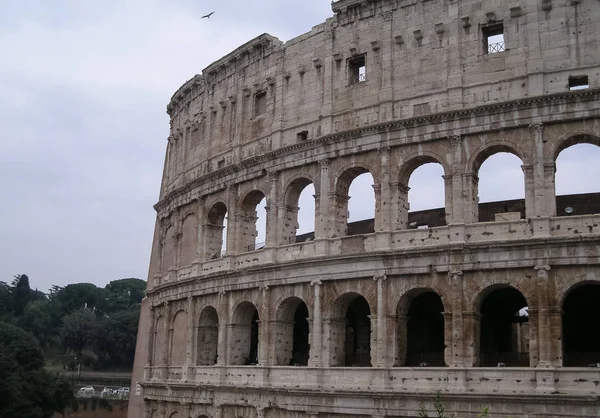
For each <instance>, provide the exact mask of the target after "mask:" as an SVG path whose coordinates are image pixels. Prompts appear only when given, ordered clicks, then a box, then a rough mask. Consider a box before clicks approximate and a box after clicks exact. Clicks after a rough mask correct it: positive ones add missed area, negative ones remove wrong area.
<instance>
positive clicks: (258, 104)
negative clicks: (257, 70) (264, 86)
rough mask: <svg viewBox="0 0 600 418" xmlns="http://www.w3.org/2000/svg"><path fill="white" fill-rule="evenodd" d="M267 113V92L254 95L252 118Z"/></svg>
mask: <svg viewBox="0 0 600 418" xmlns="http://www.w3.org/2000/svg"><path fill="white" fill-rule="evenodd" d="M266 111H267V92H266V91H261V92H259V93H256V94H255V95H254V117H256V116H260V115H262V114H264V113H265V112H266Z"/></svg>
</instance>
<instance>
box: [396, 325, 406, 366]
mask: <svg viewBox="0 0 600 418" xmlns="http://www.w3.org/2000/svg"><path fill="white" fill-rule="evenodd" d="M407 324H408V316H406V315H402V314H399V315H398V316H397V326H396V330H397V334H396V341H395V343H396V347H397V353H396V363H395V366H399V367H402V366H406V362H407V358H406V356H407V348H408V344H407V343H408V338H407V337H408V330H407Z"/></svg>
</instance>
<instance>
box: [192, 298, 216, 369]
mask: <svg viewBox="0 0 600 418" xmlns="http://www.w3.org/2000/svg"><path fill="white" fill-rule="evenodd" d="M197 338H198V341H197V347H196V352H197V359H196V361H197V364H198V365H201V366H212V365H214V364H216V363H217V351H218V344H219V316H218V315H217V311H216V309H215V308H213V307H212V306H209V307H206V308H204V309H203V310H202V313H201V314H200V319H199V321H198V336H197Z"/></svg>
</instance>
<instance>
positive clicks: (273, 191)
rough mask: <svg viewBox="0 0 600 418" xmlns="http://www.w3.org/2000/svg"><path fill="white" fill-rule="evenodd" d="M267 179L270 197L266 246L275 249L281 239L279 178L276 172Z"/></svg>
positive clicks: (267, 209)
mask: <svg viewBox="0 0 600 418" xmlns="http://www.w3.org/2000/svg"><path fill="white" fill-rule="evenodd" d="M267 179H268V180H269V186H270V189H269V196H268V198H267V200H268V201H267V208H266V214H267V224H266V226H267V233H266V237H265V246H266V247H275V246H277V245H278V244H279V239H278V237H277V235H278V234H279V231H280V229H281V228H280V227H279V226H278V222H277V220H278V218H279V216H278V213H277V212H278V210H277V209H278V207H277V206H278V205H277V202H278V200H277V180H278V179H279V176H278V175H277V172H276V171H272V172H269V173H268V175H267Z"/></svg>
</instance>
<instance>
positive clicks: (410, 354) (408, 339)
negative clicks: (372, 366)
mask: <svg viewBox="0 0 600 418" xmlns="http://www.w3.org/2000/svg"><path fill="white" fill-rule="evenodd" d="M396 331H397V334H396V338H397V341H396V347H397V356H396V362H395V365H396V366H411V367H413V366H420V367H441V366H445V361H444V350H445V342H444V304H443V302H442V298H441V297H440V296H439V295H438V294H437V293H436V292H434V291H433V290H431V289H427V288H420V289H413V290H411V291H409V292H408V293H407V294H405V295H404V296H403V297H402V298H401V299H400V302H399V303H398V307H397V329H396Z"/></svg>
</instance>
